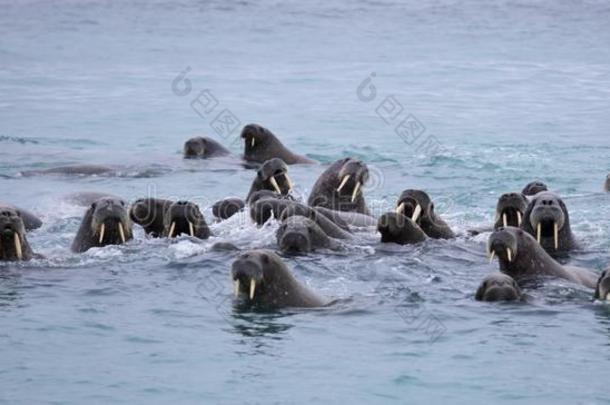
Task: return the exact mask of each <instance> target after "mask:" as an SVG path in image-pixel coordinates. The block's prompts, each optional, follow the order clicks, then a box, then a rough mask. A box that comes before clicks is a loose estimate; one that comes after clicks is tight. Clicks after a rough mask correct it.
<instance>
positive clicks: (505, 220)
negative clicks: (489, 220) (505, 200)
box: [502, 212, 508, 228]
mask: <svg viewBox="0 0 610 405" xmlns="http://www.w3.org/2000/svg"><path fill="white" fill-rule="evenodd" d="M502 222H503V223H504V227H505V228H506V227H507V226H508V218H507V217H506V212H505V213H504V214H502Z"/></svg>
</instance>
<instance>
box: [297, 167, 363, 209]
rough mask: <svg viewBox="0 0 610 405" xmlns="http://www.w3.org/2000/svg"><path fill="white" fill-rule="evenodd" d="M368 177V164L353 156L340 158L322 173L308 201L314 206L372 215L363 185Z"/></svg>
mask: <svg viewBox="0 0 610 405" xmlns="http://www.w3.org/2000/svg"><path fill="white" fill-rule="evenodd" d="M368 179H369V169H368V167H367V166H366V164H364V163H363V162H361V161H360V160H356V159H352V158H345V159H340V160H338V161H336V162H335V163H333V164H332V165H331V166H330V167H329V168H328V169H326V170H325V171H324V172H323V173H322V174H321V175H320V177H319V178H318V180H317V181H316V183H315V184H314V186H313V189H312V190H311V194H310V195H309V199H308V200H307V203H308V204H309V205H311V206H312V207H324V208H329V209H333V210H337V211H354V212H359V213H361V214H367V215H370V213H369V209H368V208H367V206H366V201H365V200H364V195H363V194H362V186H363V185H365V184H366V182H367V181H368Z"/></svg>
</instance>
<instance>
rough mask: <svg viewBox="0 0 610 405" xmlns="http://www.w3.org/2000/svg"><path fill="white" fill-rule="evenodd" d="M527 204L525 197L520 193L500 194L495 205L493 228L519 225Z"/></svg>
mask: <svg viewBox="0 0 610 405" xmlns="http://www.w3.org/2000/svg"><path fill="white" fill-rule="evenodd" d="M527 204H528V201H527V198H526V197H525V196H524V195H523V194H522V193H505V194H502V195H501V196H500V198H499V199H498V204H497V205H496V222H495V224H494V229H498V228H500V227H506V226H515V227H517V228H518V227H520V226H521V223H522V222H523V214H524V213H525V209H526V208H527Z"/></svg>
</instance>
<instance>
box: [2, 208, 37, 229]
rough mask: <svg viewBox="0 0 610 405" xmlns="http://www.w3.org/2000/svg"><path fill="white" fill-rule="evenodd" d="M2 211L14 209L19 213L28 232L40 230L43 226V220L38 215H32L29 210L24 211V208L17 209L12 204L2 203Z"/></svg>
mask: <svg viewBox="0 0 610 405" xmlns="http://www.w3.org/2000/svg"><path fill="white" fill-rule="evenodd" d="M0 209H13V210H15V211H17V212H18V213H19V216H20V217H21V220H22V221H23V226H24V227H25V230H26V231H28V232H29V231H33V230H34V229H38V228H40V227H41V226H42V220H41V219H40V218H38V217H37V216H36V215H34V214H32V213H31V212H29V211H28V210H24V209H23V208H19V207H15V206H14V205H10V204H3V203H1V202H0Z"/></svg>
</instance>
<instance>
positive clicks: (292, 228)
mask: <svg viewBox="0 0 610 405" xmlns="http://www.w3.org/2000/svg"><path fill="white" fill-rule="evenodd" d="M275 237H276V240H277V245H278V247H279V248H280V250H281V251H282V252H284V253H287V254H305V253H309V252H312V251H314V250H316V249H322V248H327V249H338V247H339V245H338V244H337V242H335V241H334V240H332V239H331V238H329V237H328V235H326V233H324V231H323V230H322V229H321V228H320V227H319V226H318V225H317V224H316V223H315V222H314V221H312V220H311V219H309V218H305V217H303V216H300V215H293V216H290V217H288V218H286V219H285V220H284V221H282V223H281V225H280V227H279V228H278V230H277V232H276V234H275Z"/></svg>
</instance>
